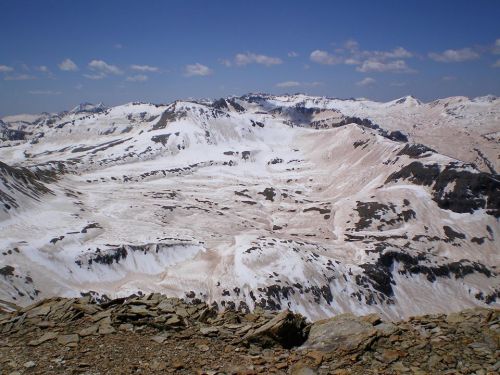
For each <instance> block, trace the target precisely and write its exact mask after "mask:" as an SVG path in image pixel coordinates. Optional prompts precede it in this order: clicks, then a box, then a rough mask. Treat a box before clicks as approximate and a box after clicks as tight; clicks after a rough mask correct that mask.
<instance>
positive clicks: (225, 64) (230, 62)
mask: <svg viewBox="0 0 500 375" xmlns="http://www.w3.org/2000/svg"><path fill="white" fill-rule="evenodd" d="M219 62H220V63H221V64H222V65H224V66H227V67H228V68H229V67H230V66H233V62H232V61H231V60H229V59H219Z"/></svg>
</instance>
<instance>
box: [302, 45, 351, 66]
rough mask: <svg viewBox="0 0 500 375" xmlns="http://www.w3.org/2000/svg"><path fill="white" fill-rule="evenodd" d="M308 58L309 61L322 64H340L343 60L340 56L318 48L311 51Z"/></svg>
mask: <svg viewBox="0 0 500 375" xmlns="http://www.w3.org/2000/svg"><path fill="white" fill-rule="evenodd" d="M309 58H310V59H311V61H313V62H315V63H318V64H323V65H335V64H340V63H341V62H342V61H343V59H342V58H341V57H340V56H335V55H332V54H330V53H328V52H327V51H321V50H319V49H317V50H315V51H312V52H311V55H310V56H309Z"/></svg>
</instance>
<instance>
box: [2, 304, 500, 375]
mask: <svg viewBox="0 0 500 375" xmlns="http://www.w3.org/2000/svg"><path fill="white" fill-rule="evenodd" d="M10 309H15V306H14V305H10ZM0 332H2V336H1V339H0V344H1V345H0V366H1V368H2V373H5V374H22V373H26V374H70V373H85V374H132V373H133V374H136V373H143V374H165V373H179V374H269V373H275V374H295V375H299V374H401V373H408V374H472V373H475V374H495V373H498V370H499V369H500V362H499V361H498V355H497V354H498V350H499V349H500V348H499V341H500V311H498V310H493V309H479V308H478V309H472V310H464V311H462V312H457V313H452V314H449V315H444V314H440V315H426V316H421V317H413V318H411V319H409V320H407V321H397V322H389V321H382V320H381V319H380V317H379V316H377V315H375V314H371V315H367V316H362V317H359V316H354V315H351V314H342V315H338V316H335V317H333V318H331V319H326V320H322V321H317V322H314V323H310V322H307V321H306V319H305V318H304V317H302V316H300V315H299V314H294V313H291V312H289V311H282V312H279V313H278V312H273V313H271V312H266V311H263V310H260V309H257V310H256V311H253V312H248V311H236V310H232V309H226V310H224V311H223V312H219V311H218V310H217V308H216V307H215V306H208V305H206V304H204V303H202V302H201V301H195V302H193V303H187V302H185V301H182V300H179V299H175V298H167V297H165V296H162V295H159V294H151V295H147V296H132V297H128V298H120V299H116V300H106V301H101V303H95V302H91V298H90V297H89V296H87V297H83V298H74V299H65V298H53V299H49V300H43V301H40V302H38V303H36V304H34V305H31V306H28V307H25V308H23V309H18V310H16V311H14V312H11V313H5V312H4V313H3V314H2V315H0Z"/></svg>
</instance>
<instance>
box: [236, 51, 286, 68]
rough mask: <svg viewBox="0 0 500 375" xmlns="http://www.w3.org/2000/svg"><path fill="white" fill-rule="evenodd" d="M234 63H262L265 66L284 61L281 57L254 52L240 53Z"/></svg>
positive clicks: (241, 64) (240, 64) (239, 64)
mask: <svg viewBox="0 0 500 375" xmlns="http://www.w3.org/2000/svg"><path fill="white" fill-rule="evenodd" d="M234 63H235V64H236V65H238V66H244V65H248V64H261V65H265V66H272V65H279V64H282V63H283V60H281V59H280V58H279V57H271V56H266V55H260V54H256V53H252V52H246V53H238V54H236V56H235V57H234Z"/></svg>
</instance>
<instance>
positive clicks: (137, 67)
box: [130, 65, 160, 72]
mask: <svg viewBox="0 0 500 375" xmlns="http://www.w3.org/2000/svg"><path fill="white" fill-rule="evenodd" d="M130 69H132V70H137V71H139V72H157V71H159V70H160V69H159V68H158V67H156V66H150V65H130Z"/></svg>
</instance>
